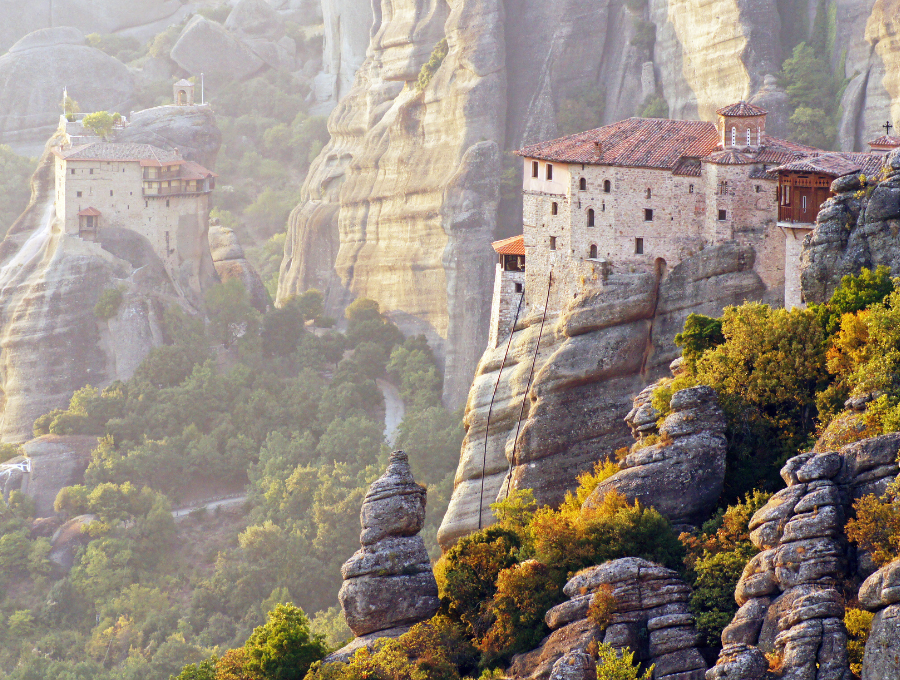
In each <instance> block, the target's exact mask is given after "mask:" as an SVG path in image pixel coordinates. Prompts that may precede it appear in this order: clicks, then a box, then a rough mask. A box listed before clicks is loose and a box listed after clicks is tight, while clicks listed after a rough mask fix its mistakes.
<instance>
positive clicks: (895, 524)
mask: <svg viewBox="0 0 900 680" xmlns="http://www.w3.org/2000/svg"><path fill="white" fill-rule="evenodd" d="M853 509H854V510H855V511H856V517H855V518H852V519H850V520H849V521H848V522H847V526H846V532H847V538H848V539H850V541H851V542H853V543H855V544H856V546H857V547H858V548H859V549H860V550H865V551H866V552H868V553H870V555H871V556H872V560H873V561H874V562H875V564H877V565H878V566H884V565H885V564H887V563H888V562H891V561H892V560H894V559H896V558H897V556H898V555H900V501H898V499H897V497H896V495H895V494H894V493H892V492H891V491H889V492H888V493H886V494H884V495H883V496H876V495H874V494H869V495H867V496H863V497H862V498H860V499H858V500H857V501H855V502H854V503H853Z"/></svg>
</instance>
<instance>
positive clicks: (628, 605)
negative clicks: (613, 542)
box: [507, 557, 706, 680]
mask: <svg viewBox="0 0 900 680" xmlns="http://www.w3.org/2000/svg"><path fill="white" fill-rule="evenodd" d="M598 591H600V596H606V595H610V596H612V598H613V599H614V600H615V608H614V611H613V613H612V615H611V617H610V622H609V625H608V626H607V627H606V630H605V631H603V632H601V630H600V629H599V628H598V627H597V626H596V625H595V624H594V623H593V622H592V621H590V620H589V619H588V618H587V611H588V607H589V606H590V602H591V599H592V598H594V597H597V596H598V595H597V593H598ZM563 592H564V593H565V594H566V595H567V596H568V597H569V600H568V601H567V602H563V603H562V604H559V605H557V606H556V607H554V608H553V609H551V610H550V611H548V612H547V615H546V617H545V620H546V621H547V625H548V626H550V628H551V630H552V631H553V632H552V633H550V635H549V636H548V637H547V638H545V639H544V641H543V642H542V643H541V646H540V647H538V648H537V649H535V650H533V651H531V652H528V653H527V654H519V655H517V656H515V657H513V661H512V665H511V666H510V668H509V670H508V671H507V674H508V676H509V677H510V678H513V679H515V680H546V679H547V678H559V679H560V680H563V679H564V678H573V679H575V678H577V679H578V680H584V679H585V678H589V677H590V674H589V673H590V671H589V667H588V668H586V666H588V664H587V660H586V659H585V658H584V657H585V656H587V654H585V652H586V651H587V650H588V648H589V646H590V644H591V643H592V642H605V643H606V644H608V645H611V646H613V647H615V648H617V649H623V648H626V647H627V648H628V649H631V650H632V651H634V652H635V660H636V661H640V662H641V663H644V664H646V665H649V664H651V663H652V664H654V665H655V670H654V676H653V677H655V678H671V679H672V680H675V679H676V678H677V680H702V678H703V674H704V673H705V671H706V664H705V663H704V661H703V657H702V656H701V655H700V652H699V651H698V649H697V648H696V644H697V641H698V635H697V631H696V629H695V627H694V617H693V615H691V613H690V611H689V609H688V600H689V599H690V595H691V589H690V587H689V586H688V585H687V584H685V583H684V581H682V580H681V578H680V577H679V576H678V574H677V573H676V572H674V571H672V570H671V569H666V568H665V567H662V566H660V565H658V564H654V563H653V562H648V561H647V560H642V559H639V558H636V557H625V558H622V559H619V560H613V561H612V562H606V563H604V564H601V565H599V566H596V567H590V568H588V569H584V570H583V571H580V572H579V573H577V574H576V575H575V576H573V577H572V578H571V579H570V580H569V582H568V583H567V584H566V585H565V587H564V588H563ZM588 658H590V657H588ZM595 663H596V662H595Z"/></svg>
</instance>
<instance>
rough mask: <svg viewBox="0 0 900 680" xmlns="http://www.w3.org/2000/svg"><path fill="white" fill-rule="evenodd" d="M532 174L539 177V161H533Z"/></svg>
mask: <svg viewBox="0 0 900 680" xmlns="http://www.w3.org/2000/svg"><path fill="white" fill-rule="evenodd" d="M531 176H532V177H535V178H537V176H538V162H537V161H531Z"/></svg>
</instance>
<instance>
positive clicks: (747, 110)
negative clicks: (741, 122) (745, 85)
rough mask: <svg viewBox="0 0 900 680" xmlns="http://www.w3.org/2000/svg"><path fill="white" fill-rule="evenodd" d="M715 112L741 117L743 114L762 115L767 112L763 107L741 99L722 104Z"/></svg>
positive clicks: (721, 114)
mask: <svg viewBox="0 0 900 680" xmlns="http://www.w3.org/2000/svg"><path fill="white" fill-rule="evenodd" d="M716 113H718V114H719V115H720V116H733V117H743V116H764V115H766V114H767V113H768V111H766V110H765V109H764V108H761V107H759V106H756V105H754V104H751V103H750V102H745V101H744V100H743V99H742V100H741V101H739V102H735V103H734V104H729V105H728V106H723V107H722V108H721V109H716Z"/></svg>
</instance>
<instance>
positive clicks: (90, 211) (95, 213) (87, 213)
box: [78, 208, 101, 217]
mask: <svg viewBox="0 0 900 680" xmlns="http://www.w3.org/2000/svg"><path fill="white" fill-rule="evenodd" d="M100 214H101V213H100V211H99V210H97V209H96V208H85V209H84V210H82V211H81V212H80V213H78V216H79V217H100Z"/></svg>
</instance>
